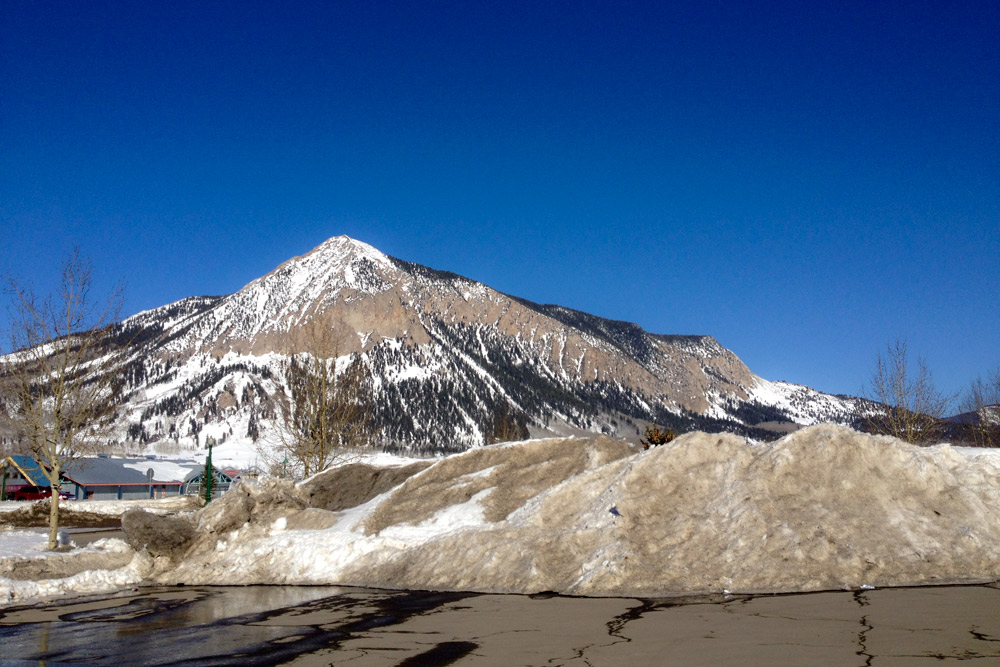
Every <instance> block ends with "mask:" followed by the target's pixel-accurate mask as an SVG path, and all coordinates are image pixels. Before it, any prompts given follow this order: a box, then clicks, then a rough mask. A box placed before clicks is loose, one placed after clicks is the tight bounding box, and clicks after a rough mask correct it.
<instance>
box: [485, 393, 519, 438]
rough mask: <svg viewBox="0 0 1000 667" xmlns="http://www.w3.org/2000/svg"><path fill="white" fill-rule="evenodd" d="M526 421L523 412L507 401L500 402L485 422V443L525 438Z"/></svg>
mask: <svg viewBox="0 0 1000 667" xmlns="http://www.w3.org/2000/svg"><path fill="white" fill-rule="evenodd" d="M527 421H528V420H527V418H526V417H525V416H524V413H523V412H520V411H518V410H517V409H515V408H513V407H511V406H510V405H509V404H507V403H500V404H499V406H498V407H497V408H496V409H494V410H493V412H492V414H491V416H490V419H489V421H488V422H487V424H486V427H485V429H484V432H483V440H484V441H485V443H486V444H487V445H492V444H496V443H498V442H515V441H518V440H526V439H527V438H528V436H529V433H528V423H527Z"/></svg>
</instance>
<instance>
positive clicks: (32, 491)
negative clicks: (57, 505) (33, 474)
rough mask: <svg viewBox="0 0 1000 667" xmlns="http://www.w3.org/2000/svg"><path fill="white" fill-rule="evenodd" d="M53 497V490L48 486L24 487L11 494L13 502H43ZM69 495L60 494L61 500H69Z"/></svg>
mask: <svg viewBox="0 0 1000 667" xmlns="http://www.w3.org/2000/svg"><path fill="white" fill-rule="evenodd" d="M51 495H52V489H51V488H50V487H48V486H22V487H21V488H20V489H18V490H17V491H13V492H12V493H11V494H10V499H11V500H42V499H43V498H48V497H49V496H51ZM69 497H70V496H69V494H68V493H66V492H65V491H60V492H59V500H69Z"/></svg>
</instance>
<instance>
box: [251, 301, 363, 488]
mask: <svg viewBox="0 0 1000 667" xmlns="http://www.w3.org/2000/svg"><path fill="white" fill-rule="evenodd" d="M345 331H346V328H345V325H344V323H343V322H338V323H337V324H336V325H334V326H330V325H328V324H325V323H323V322H322V320H320V319H317V320H314V321H312V322H311V323H309V324H308V325H307V326H306V327H304V328H303V329H301V330H299V333H298V340H297V343H298V345H296V347H297V348H298V349H301V350H304V352H301V353H299V354H295V355H293V356H292V357H291V358H290V359H289V360H288V362H287V363H286V364H285V381H286V383H287V386H288V399H287V403H286V404H285V405H283V406H282V412H283V415H284V423H283V424H280V425H279V426H278V428H277V436H278V440H279V443H278V446H277V452H278V453H279V455H280V457H281V458H280V459H278V460H274V458H273V456H272V457H271V460H270V467H271V469H272V470H275V469H280V470H281V472H282V473H283V474H287V473H289V472H290V473H291V474H293V475H295V476H302V477H308V476H309V475H312V474H314V473H317V472H319V471H321V470H325V469H326V468H328V467H329V466H330V465H333V464H334V463H337V462H341V461H343V460H346V459H347V458H349V457H350V456H352V455H354V454H356V453H357V452H359V451H360V450H362V449H364V448H366V447H368V446H370V445H371V443H372V441H373V438H374V433H373V424H372V420H371V406H370V396H371V387H370V386H369V385H370V378H369V377H368V374H367V370H366V368H365V366H364V364H363V363H362V361H361V360H360V358H358V357H357V355H353V356H349V355H343V356H342V355H341V352H342V350H343V349H344V347H345V346H344V344H343V343H344V341H343V336H344V335H345Z"/></svg>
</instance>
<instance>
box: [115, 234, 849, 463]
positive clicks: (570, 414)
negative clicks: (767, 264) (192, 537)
mask: <svg viewBox="0 0 1000 667" xmlns="http://www.w3.org/2000/svg"><path fill="white" fill-rule="evenodd" d="M316 326H318V327H320V328H328V329H331V330H335V331H337V332H338V335H340V338H341V342H342V346H341V349H340V350H339V352H340V354H339V355H338V356H341V357H342V358H348V359H356V360H358V361H360V362H361V363H362V364H363V365H364V366H365V368H366V372H367V376H368V377H369V379H370V381H371V393H372V399H373V404H374V408H373V415H372V416H373V419H374V420H375V422H376V423H377V425H378V426H379V427H380V438H379V445H380V446H381V447H383V448H385V449H389V450H392V451H409V452H426V451H458V450H461V449H465V448H468V447H473V446H478V445H482V444H484V443H485V442H487V441H488V440H489V439H490V438H491V434H490V424H491V423H492V422H493V421H495V420H496V418H497V417H498V416H500V415H516V417H517V420H518V422H519V424H520V426H522V427H524V428H525V429H527V430H528V432H530V433H531V434H532V435H546V434H554V435H564V434H571V433H580V432H592V433H594V432H600V433H605V434H608V435H614V436H618V437H624V438H627V439H632V440H635V439H636V438H637V437H638V435H639V434H640V433H641V431H642V428H643V427H644V425H645V424H647V423H652V422H656V423H659V424H661V425H666V426H670V427H672V428H676V429H679V430H688V429H690V428H700V429H703V430H717V431H718V430H728V431H735V432H739V433H744V434H751V435H756V436H758V437H760V436H762V435H763V434H761V433H758V432H757V431H756V430H755V425H756V424H758V423H761V422H769V421H794V422H797V423H801V424H810V423H816V422H818V421H835V422H839V423H846V422H848V421H849V420H850V418H851V417H850V416H851V415H852V414H853V412H854V410H855V407H856V402H857V401H858V400H859V399H852V398H837V397H833V396H830V395H828V394H822V393H821V392H817V391H815V390H812V389H810V388H808V387H804V386H801V385H792V384H789V383H776V382H770V381H767V380H764V379H763V378H760V377H759V376H757V375H755V374H754V373H753V372H752V371H751V370H750V369H749V368H747V366H746V365H745V364H744V363H743V362H742V361H741V360H740V359H739V358H738V357H737V356H736V355H735V354H733V353H732V352H731V351H730V350H728V349H726V348H725V347H724V346H722V345H721V344H720V343H719V342H718V341H717V340H716V339H715V338H714V337H712V336H710V335H678V334H651V333H649V332H646V331H645V330H644V329H643V328H642V327H640V326H639V325H638V324H635V323H632V322H627V321H621V320H610V319H607V318H601V317H598V316H595V315H591V314H588V313H585V312H583V311H579V310H574V309H571V308H566V307H564V306H559V305H556V304H539V303H535V302H532V301H529V300H527V299H523V298H520V297H516V296H512V295H507V294H504V293H502V292H499V291H497V290H494V289H493V288H491V287H489V286H487V285H484V284H482V283H479V282H476V281H474V280H471V279H469V278H466V277H464V276H460V275H458V274H455V273H451V272H447V271H440V270H437V269H433V268H430V267H425V266H422V265H420V264H415V263H413V262H408V261H405V260H400V259H396V258H393V257H390V256H388V255H385V254H384V253H382V252H380V251H378V250H377V249H375V248H373V247H372V246H370V245H368V244H365V243H363V242H360V241H356V240H354V239H351V238H349V237H346V236H340V237H333V238H331V239H328V240H327V241H324V242H323V243H322V244H320V245H319V246H317V247H316V248H314V249H313V250H311V251H309V252H307V253H304V254H302V255H299V256H297V257H293V258H291V259H289V260H287V261H285V262H282V263H281V264H280V265H279V266H277V267H276V268H275V269H274V270H272V271H271V272H269V273H268V274H265V275H264V276H261V277H259V278H256V279H254V280H252V281H250V282H249V283H247V284H246V285H244V286H243V287H242V288H241V289H240V290H238V291H236V292H234V293H233V294H229V295H224V296H201V297H189V298H187V299H182V300H180V301H177V302H174V303H172V304H167V305H165V306H161V307H159V308H154V309H150V310H146V311H142V312H140V313H136V314H135V315H133V316H132V317H130V318H127V319H126V320H124V321H123V322H122V324H121V325H120V327H119V329H120V331H119V336H118V338H119V339H120V340H121V341H128V340H131V341H133V343H132V345H131V346H130V347H129V350H128V354H129V361H128V362H127V364H126V368H125V369H124V370H123V377H124V378H125V380H124V382H125V386H124V390H125V392H126V394H127V400H126V402H125V404H124V405H123V407H122V409H121V410H120V414H119V422H120V423H119V432H120V433H121V434H122V436H123V438H124V439H125V440H127V441H128V442H130V443H132V445H133V446H136V447H138V446H140V445H141V446H144V447H152V448H154V449H155V448H156V446H157V444H158V443H160V444H161V446H169V444H170V442H171V441H172V442H173V443H174V445H175V446H177V447H180V448H181V449H183V448H185V447H196V446H199V445H202V444H203V443H204V440H205V438H207V437H208V436H211V437H212V438H213V439H214V440H215V441H216V442H219V441H220V439H221V440H222V441H223V442H225V441H229V442H236V441H238V442H244V444H245V441H246V440H247V439H251V440H253V439H258V440H259V439H261V438H265V439H266V435H267V433H268V432H272V431H273V429H274V425H275V423H277V422H279V421H280V420H281V418H282V410H283V396H284V395H285V394H286V392H287V387H286V384H285V381H284V377H283V373H284V371H283V362H284V360H286V359H287V358H288V357H289V355H292V354H297V353H301V352H304V351H306V345H305V343H304V342H303V341H304V334H303V332H304V331H305V330H306V329H308V328H309V327H316ZM345 363H346V362H345Z"/></svg>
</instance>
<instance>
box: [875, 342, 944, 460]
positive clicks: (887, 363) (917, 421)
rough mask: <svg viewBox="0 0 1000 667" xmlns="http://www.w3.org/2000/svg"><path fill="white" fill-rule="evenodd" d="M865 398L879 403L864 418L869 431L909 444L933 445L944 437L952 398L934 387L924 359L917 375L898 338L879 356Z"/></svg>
mask: <svg viewBox="0 0 1000 667" xmlns="http://www.w3.org/2000/svg"><path fill="white" fill-rule="evenodd" d="M865 396H866V398H868V399H870V400H871V401H874V402H876V403H879V404H880V405H878V406H869V407H868V408H867V410H868V412H867V414H865V415H864V419H863V422H864V424H865V426H866V427H867V429H868V430H869V431H870V432H872V433H879V434H885V435H892V436H895V437H897V438H899V439H900V440H904V441H906V442H910V443H931V442H933V441H934V440H936V439H937V438H939V437H940V436H941V434H942V433H943V431H944V423H943V422H942V420H941V418H942V417H943V416H944V413H945V410H946V409H947V407H948V405H949V404H950V403H951V401H952V398H953V397H952V396H946V395H944V394H942V393H940V392H939V391H938V390H937V389H936V388H935V387H934V380H933V378H932V377H931V372H930V370H929V369H928V368H927V362H926V361H925V360H924V359H923V358H922V357H921V358H918V359H917V365H916V369H915V372H914V370H911V368H910V362H909V360H908V358H907V345H906V342H905V341H903V340H899V339H897V340H896V341H895V342H894V343H890V344H889V345H888V346H887V347H886V351H885V353H884V354H879V355H878V358H877V359H876V362H875V369H874V371H872V376H871V380H870V385H869V386H868V387H867V388H866V390H865Z"/></svg>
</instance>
